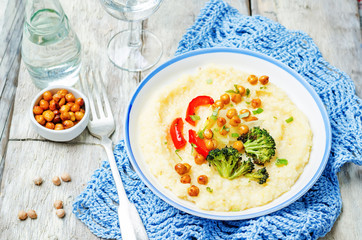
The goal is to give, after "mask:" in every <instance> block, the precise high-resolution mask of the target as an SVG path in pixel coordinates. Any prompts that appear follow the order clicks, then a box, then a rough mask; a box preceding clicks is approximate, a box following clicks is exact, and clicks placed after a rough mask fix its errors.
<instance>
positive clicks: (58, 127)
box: [54, 123, 64, 130]
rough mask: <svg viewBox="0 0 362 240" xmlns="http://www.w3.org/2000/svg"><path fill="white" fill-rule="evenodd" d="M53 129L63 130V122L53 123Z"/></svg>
mask: <svg viewBox="0 0 362 240" xmlns="http://www.w3.org/2000/svg"><path fill="white" fill-rule="evenodd" d="M54 130H64V127H63V124H61V123H57V124H55V127H54Z"/></svg>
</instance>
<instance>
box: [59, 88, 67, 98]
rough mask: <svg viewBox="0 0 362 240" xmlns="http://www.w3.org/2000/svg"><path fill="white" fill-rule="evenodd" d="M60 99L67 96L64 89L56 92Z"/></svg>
mask: <svg viewBox="0 0 362 240" xmlns="http://www.w3.org/2000/svg"><path fill="white" fill-rule="evenodd" d="M57 93H58V94H59V95H60V96H61V97H62V98H63V97H65V95H67V94H68V90H66V89H61V90H59V91H58V92H57Z"/></svg>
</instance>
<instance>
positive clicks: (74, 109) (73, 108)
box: [70, 103, 80, 112]
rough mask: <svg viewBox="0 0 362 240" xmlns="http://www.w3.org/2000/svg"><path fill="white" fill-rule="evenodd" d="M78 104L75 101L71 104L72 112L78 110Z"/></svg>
mask: <svg viewBox="0 0 362 240" xmlns="http://www.w3.org/2000/svg"><path fill="white" fill-rule="evenodd" d="M79 110H80V106H79V105H78V104H77V103H74V104H73V106H72V107H71V108H70V111H72V112H79Z"/></svg>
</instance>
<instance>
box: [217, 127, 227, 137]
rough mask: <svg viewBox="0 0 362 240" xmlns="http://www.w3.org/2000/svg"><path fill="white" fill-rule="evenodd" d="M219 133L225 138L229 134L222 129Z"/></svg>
mask: <svg viewBox="0 0 362 240" xmlns="http://www.w3.org/2000/svg"><path fill="white" fill-rule="evenodd" d="M219 133H220V134H221V135H223V136H225V135H227V134H228V133H229V132H228V131H227V130H226V129H225V128H221V129H220V131H219Z"/></svg>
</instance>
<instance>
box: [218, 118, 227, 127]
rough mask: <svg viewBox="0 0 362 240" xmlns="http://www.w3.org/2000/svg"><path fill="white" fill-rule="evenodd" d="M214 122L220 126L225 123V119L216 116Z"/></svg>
mask: <svg viewBox="0 0 362 240" xmlns="http://www.w3.org/2000/svg"><path fill="white" fill-rule="evenodd" d="M216 123H217V125H218V126H219V127H222V126H224V125H225V123H226V119H225V118H223V117H218V118H217V121H216Z"/></svg>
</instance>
